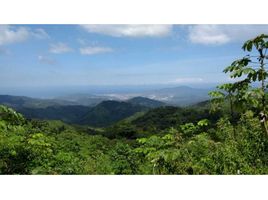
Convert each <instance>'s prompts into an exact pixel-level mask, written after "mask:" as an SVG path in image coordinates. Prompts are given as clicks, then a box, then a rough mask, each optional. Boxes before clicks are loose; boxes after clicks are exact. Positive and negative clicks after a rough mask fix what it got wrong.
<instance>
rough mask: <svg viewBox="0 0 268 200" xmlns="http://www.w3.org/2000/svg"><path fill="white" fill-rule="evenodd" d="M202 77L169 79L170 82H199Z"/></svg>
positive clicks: (201, 80)
mask: <svg viewBox="0 0 268 200" xmlns="http://www.w3.org/2000/svg"><path fill="white" fill-rule="evenodd" d="M203 81H204V79H202V78H187V77H184V78H177V79H175V80H174V81H171V83H200V82H203Z"/></svg>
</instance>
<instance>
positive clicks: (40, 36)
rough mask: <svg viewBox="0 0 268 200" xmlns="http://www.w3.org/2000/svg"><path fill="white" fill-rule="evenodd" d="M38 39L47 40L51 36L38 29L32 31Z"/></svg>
mask: <svg viewBox="0 0 268 200" xmlns="http://www.w3.org/2000/svg"><path fill="white" fill-rule="evenodd" d="M31 34H32V35H33V36H34V37H35V38H37V39H47V38H49V35H48V34H47V32H46V31H45V30H44V29H41V28H38V29H35V30H33V31H32V33H31Z"/></svg>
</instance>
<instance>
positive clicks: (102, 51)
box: [0, 25, 268, 88]
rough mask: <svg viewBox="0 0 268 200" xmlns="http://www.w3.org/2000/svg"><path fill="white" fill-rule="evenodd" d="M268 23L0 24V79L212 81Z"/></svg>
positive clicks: (45, 82)
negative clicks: (246, 42)
mask: <svg viewBox="0 0 268 200" xmlns="http://www.w3.org/2000/svg"><path fill="white" fill-rule="evenodd" d="M260 33H266V34H267V33H268V25H0V87H5V88H16V87H18V88H19V87H37V88H38V87H64V86H97V85H98V86H122V85H132V86H133V85H154V84H160V85H161V84H164V85H165V84H179V85H189V84H196V85H199V84H207V83H218V82H226V81H228V76H227V75H226V74H224V73H223V72H222V70H223V69H224V68H225V67H226V66H228V65H229V64H230V63H231V62H232V61H233V60H235V59H238V58H240V57H242V56H244V55H245V52H243V51H242V49H241V46H242V44H243V42H244V41H246V40H247V39H250V38H252V37H254V36H256V35H258V34H260Z"/></svg>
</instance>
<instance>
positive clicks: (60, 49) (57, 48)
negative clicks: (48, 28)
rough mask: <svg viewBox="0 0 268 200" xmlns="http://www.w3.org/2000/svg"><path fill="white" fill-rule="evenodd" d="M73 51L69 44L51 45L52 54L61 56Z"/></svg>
mask: <svg viewBox="0 0 268 200" xmlns="http://www.w3.org/2000/svg"><path fill="white" fill-rule="evenodd" d="M71 51H73V49H72V48H71V47H69V46H68V45H67V44H65V43H62V42H58V43H56V44H50V49H49V52H50V53H55V54H60V53H68V52H71Z"/></svg>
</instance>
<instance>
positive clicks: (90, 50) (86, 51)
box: [80, 46, 114, 55]
mask: <svg viewBox="0 0 268 200" xmlns="http://www.w3.org/2000/svg"><path fill="white" fill-rule="evenodd" d="M113 51H114V50H113V49H112V48H110V47H94V46H88V47H83V48H80V53H81V54H82V55H93V54H101V53H109V52H113Z"/></svg>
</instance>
